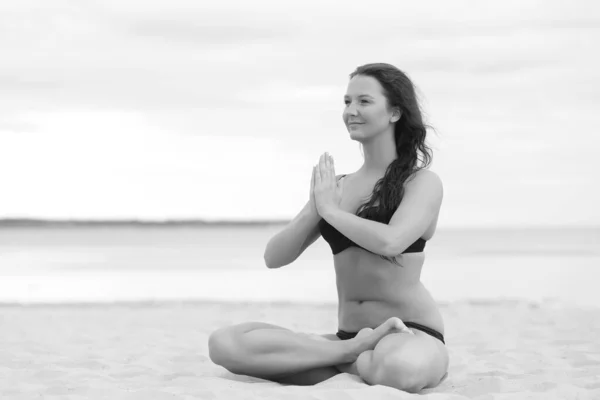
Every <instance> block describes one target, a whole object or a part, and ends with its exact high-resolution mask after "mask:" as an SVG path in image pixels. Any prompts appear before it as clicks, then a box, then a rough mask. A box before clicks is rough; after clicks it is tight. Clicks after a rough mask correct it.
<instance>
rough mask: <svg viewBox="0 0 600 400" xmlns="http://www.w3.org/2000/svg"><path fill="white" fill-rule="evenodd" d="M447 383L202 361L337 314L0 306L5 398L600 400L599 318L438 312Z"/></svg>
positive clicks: (498, 304)
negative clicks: (227, 340)
mask: <svg viewBox="0 0 600 400" xmlns="http://www.w3.org/2000/svg"><path fill="white" fill-rule="evenodd" d="M441 310H442V313H443V315H444V318H445V324H446V340H447V345H448V348H449V352H450V357H451V360H450V369H449V377H448V379H447V380H446V381H444V382H443V383H442V384H441V385H440V386H438V387H437V388H435V389H428V390H426V391H424V392H422V393H421V394H418V395H417V394H409V393H406V392H402V391H398V390H396V389H392V388H388V387H384V386H369V385H367V384H365V383H364V382H363V381H362V380H361V379H360V378H359V377H356V376H352V375H348V374H340V375H338V376H336V377H334V378H332V379H330V380H328V381H326V382H323V383H321V384H319V385H316V386H311V387H297V386H284V385H280V384H277V383H273V382H269V381H265V380H261V379H256V378H251V377H247V376H239V375H234V374H231V373H229V372H228V371H226V370H225V369H223V368H221V367H219V366H217V365H214V364H213V363H212V362H211V361H210V359H209V357H208V348H207V340H208V336H209V334H210V333H211V332H212V331H213V330H214V329H217V328H219V327H221V326H225V325H229V324H235V323H239V322H243V321H252V320H255V321H265V322H271V323H275V324H278V325H281V326H284V327H287V328H290V329H294V330H298V331H304V332H313V333H328V332H334V331H335V330H336V308H335V305H332V304H330V305H322V306H318V305H301V304H285V303H236V304H234V303H218V302H215V303H208V302H207V303H166V302H162V303H138V304H109V305H106V304H104V305H102V304H96V305H85V304H84V305H30V306H20V305H4V306H1V307H0V336H1V337H2V340H0V360H1V361H0V398H1V399H11V400H18V399H27V400H30V399H35V398H43V399H113V400H117V399H144V400H151V399H160V400H162V399H216V400H220V399H252V400H258V399H409V398H420V399H421V398H422V399H438V400H446V399H448V400H449V399H453V400H454V399H478V400H492V399H515V400H516V399H519V400H522V399H540V400H542V399H544V400H547V399H579V400H587V399H590V400H591V399H600V340H599V339H598V332H600V309H594V308H587V309H582V308H574V307H570V306H566V305H562V304H558V303H530V302H525V301H481V302H477V301H469V302H454V303H449V304H442V305H441Z"/></svg>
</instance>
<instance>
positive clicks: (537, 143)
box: [0, 0, 600, 227]
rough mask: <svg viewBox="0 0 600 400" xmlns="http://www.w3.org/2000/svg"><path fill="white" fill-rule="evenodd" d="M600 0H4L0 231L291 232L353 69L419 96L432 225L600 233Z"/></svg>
mask: <svg viewBox="0 0 600 400" xmlns="http://www.w3.org/2000/svg"><path fill="white" fill-rule="evenodd" d="M599 40H600V3H598V2H595V1H593V0H589V1H582V0H574V1H569V2H568V3H567V2H564V1H522V0H518V1H502V2H496V1H493V2H492V1H476V0H472V1H464V0H463V1H453V2H446V1H442V0H436V1H420V2H417V1H411V2H405V1H379V0H374V1H369V2H366V1H360V2H359V1H346V2H343V3H342V2H338V1H331V0H319V1H316V0H303V1H295V2H279V1H264V0H260V1H257V0H254V1H251V2H248V1H242V0H239V1H232V0H226V1H218V2H217V1H210V2H209V1H202V0H201V1H198V0H168V1H166V0H160V1H157V0H144V1H141V0H118V1H117V0H112V1H59V0H57V1H44V0H41V1H28V0H26V1H19V2H2V3H0V48H1V49H2V56H1V57H2V61H1V62H0V183H1V185H2V193H1V195H0V218H22V217H27V218H50V219H63V218H68V219H149V220H162V219H185V218H194V219H199V218H202V219H207V220H235V219H244V220H248V219H271V218H272V219H288V218H292V217H293V216H294V215H296V214H297V213H298V212H299V211H300V209H301V208H302V207H303V205H304V204H305V202H306V201H307V199H308V193H309V183H310V173H311V169H312V166H313V165H314V164H315V163H316V162H317V161H318V158H319V156H320V154H322V153H323V152H325V151H328V152H330V153H331V154H332V155H333V156H334V158H335V160H336V172H337V173H351V172H353V171H356V170H357V169H358V168H359V167H360V165H361V163H362V155H361V152H360V148H359V144H358V143H357V142H355V141H352V140H351V139H350V138H349V134H348V132H347V131H346V129H345V127H344V124H343V122H342V111H343V96H344V94H345V90H346V86H347V83H348V75H349V74H350V73H351V72H352V71H353V70H354V69H355V68H356V67H357V66H359V65H362V64H366V63H371V62H387V63H390V64H393V65H396V66H397V67H398V68H400V69H401V70H403V71H404V72H406V73H407V75H408V76H409V77H410V78H411V79H412V80H413V82H414V83H415V85H416V88H417V91H418V93H419V95H420V100H421V106H422V111H423V114H424V117H425V122H427V123H428V124H430V125H432V126H433V127H434V128H435V130H432V131H430V133H429V134H428V135H429V136H428V143H429V144H430V146H431V147H432V148H433V163H432V165H431V169H432V170H433V171H435V172H436V173H437V174H438V175H439V176H440V178H441V179H442V182H443V185H444V202H443V204H442V210H441V214H440V219H439V225H438V226H445V227H495V226H524V225H538V226H539V225H598V224H600V211H598V208H597V207H598V206H597V205H598V204H600V190H598V188H597V184H598V183H599V180H598V178H597V176H598V171H600V157H599V156H598V152H599V150H600V113H599V112H598V109H599V103H600V56H599V52H598V51H597V43H598V42H599Z"/></svg>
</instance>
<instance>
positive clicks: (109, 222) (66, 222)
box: [0, 218, 600, 230]
mask: <svg viewBox="0 0 600 400" xmlns="http://www.w3.org/2000/svg"><path fill="white" fill-rule="evenodd" d="M290 221H292V219H291V218H290V219H247V220H242V219H230V220H228V219H215V220H207V219H202V218H173V219H138V218H123V219H117V218H113V219H85V218H81V219H79V218H72V219H68V218H56V219H52V218H0V228H17V227H44V226H46V227H52V226H66V227H67V226H115V227H116V226H124V227H125V226H158V227H160V226H163V227H168V226H211V227H214V226H265V225H285V224H287V223H289V222H290ZM440 228H441V229H451V230H460V229H479V230H485V229H574V228H575V229H600V225H597V224H562V225H559V224H554V225H534V224H530V225H527V224H522V225H518V224H514V225H492V224H490V225H473V226H471V225H463V226H447V227H440Z"/></svg>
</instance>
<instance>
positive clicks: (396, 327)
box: [209, 318, 448, 392]
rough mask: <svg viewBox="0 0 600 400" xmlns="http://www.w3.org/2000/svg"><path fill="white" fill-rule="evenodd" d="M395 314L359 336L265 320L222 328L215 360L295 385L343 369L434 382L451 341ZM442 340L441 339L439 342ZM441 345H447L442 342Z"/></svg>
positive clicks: (394, 382) (213, 347)
mask: <svg viewBox="0 0 600 400" xmlns="http://www.w3.org/2000/svg"><path fill="white" fill-rule="evenodd" d="M403 329H405V327H404V324H403V323H402V321H401V320H400V319H398V318H390V319H388V320H387V321H386V322H384V323H383V324H381V325H380V326H378V327H377V328H375V329H370V328H365V329H363V330H361V331H360V332H359V334H358V335H357V336H356V337H355V338H354V339H349V340H344V341H341V340H339V339H338V338H337V337H336V336H335V335H311V334H305V333H296V332H293V331H291V330H289V329H286V328H282V327H279V326H276V325H272V324H267V323H263V322H247V323H243V324H239V325H234V326H231V327H226V328H221V329H219V330H217V331H215V332H213V334H212V335H211V336H210V338H209V353H210V358H211V360H212V361H213V362H214V363H215V364H218V365H221V366H223V367H224V368H226V369H227V370H229V371H230V372H233V373H236V374H241V375H250V376H254V377H258V378H263V379H269V380H272V381H276V382H280V383H288V384H295V385H314V384H316V383H319V382H322V381H324V380H327V379H329V378H331V377H333V376H335V375H337V374H339V373H340V372H348V373H352V374H355V375H358V376H360V377H361V378H362V379H363V380H364V381H365V382H367V383H368V384H372V385H374V384H382V385H386V386H391V387H395V388H398V389H401V390H405V391H409V392H418V391H420V390H421V389H423V388H425V387H434V386H436V385H437V384H439V382H440V381H441V380H442V377H443V376H444V373H445V371H446V370H447V367H448V355H447V351H446V348H445V346H443V344H442V343H441V342H439V341H438V340H437V339H433V338H432V337H431V336H429V335H427V334H425V333H423V332H420V331H416V330H415V331H414V334H412V335H411V334H407V333H400V332H401V330H403ZM436 341H437V342H439V344H438V343H435V342H436ZM440 346H441V348H440Z"/></svg>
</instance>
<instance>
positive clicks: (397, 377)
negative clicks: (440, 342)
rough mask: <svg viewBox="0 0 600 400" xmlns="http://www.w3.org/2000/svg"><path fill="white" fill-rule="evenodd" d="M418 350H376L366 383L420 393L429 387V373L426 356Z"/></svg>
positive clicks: (406, 347)
mask: <svg viewBox="0 0 600 400" xmlns="http://www.w3.org/2000/svg"><path fill="white" fill-rule="evenodd" d="M416 350H417V349H416V348H410V347H408V346H399V347H398V348H395V349H389V348H386V349H384V348H376V349H375V351H373V354H372V355H371V360H370V364H369V372H368V373H367V377H368V380H366V381H367V382H368V383H369V384H371V385H385V386H391V387H394V388H396V389H400V390H404V391H406V392H410V393H416V392H419V391H420V390H422V389H423V388H424V387H425V386H426V385H427V377H428V372H427V365H426V359H425V357H424V354H420V353H419V352H417V351H416ZM361 376H362V375H361ZM363 379H364V378H363Z"/></svg>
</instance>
